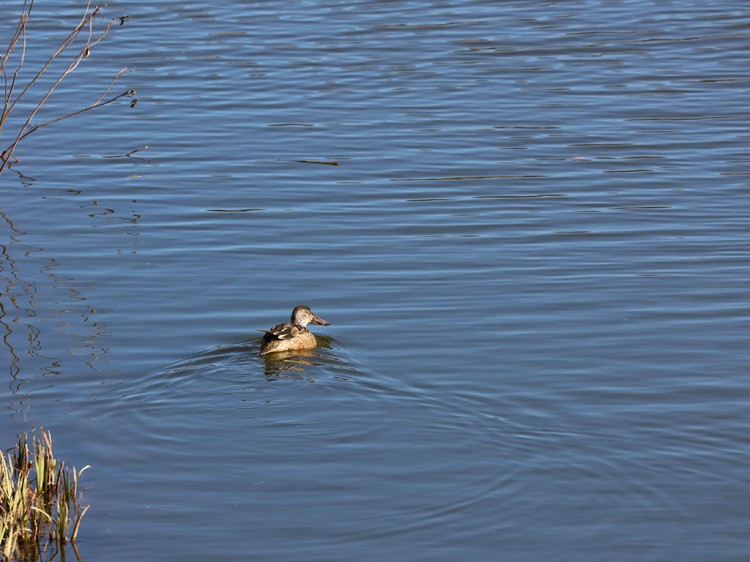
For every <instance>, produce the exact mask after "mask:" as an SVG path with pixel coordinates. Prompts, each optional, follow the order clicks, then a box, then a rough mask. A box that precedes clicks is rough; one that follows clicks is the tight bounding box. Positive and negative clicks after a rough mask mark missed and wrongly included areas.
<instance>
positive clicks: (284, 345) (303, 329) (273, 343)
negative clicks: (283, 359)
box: [258, 304, 331, 355]
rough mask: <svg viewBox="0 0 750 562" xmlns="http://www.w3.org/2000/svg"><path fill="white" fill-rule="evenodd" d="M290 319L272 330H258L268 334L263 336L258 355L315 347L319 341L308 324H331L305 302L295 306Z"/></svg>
mask: <svg viewBox="0 0 750 562" xmlns="http://www.w3.org/2000/svg"><path fill="white" fill-rule="evenodd" d="M290 320H291V321H290V322H287V323H286V324H276V326H274V327H273V328H271V329H270V330H258V331H259V332H265V334H266V335H265V336H263V343H262V344H261V346H260V352H259V353H258V355H266V354H267V353H276V352H279V351H298V350H301V349H315V347H316V346H317V345H318V342H317V340H316V339H315V334H313V333H312V332H311V331H310V330H308V329H307V325H308V324H318V325H320V326H330V325H331V323H330V322H326V321H325V320H323V319H322V318H321V317H320V316H316V315H315V314H313V311H312V310H310V307H309V306H305V305H304V304H301V305H299V306H295V307H294V310H292V316H291V318H290Z"/></svg>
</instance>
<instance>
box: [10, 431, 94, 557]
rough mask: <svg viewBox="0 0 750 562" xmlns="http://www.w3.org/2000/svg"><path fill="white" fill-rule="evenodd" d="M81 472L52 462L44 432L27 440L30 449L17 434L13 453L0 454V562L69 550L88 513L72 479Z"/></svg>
mask: <svg viewBox="0 0 750 562" xmlns="http://www.w3.org/2000/svg"><path fill="white" fill-rule="evenodd" d="M87 468H89V467H88V466H86V467H84V468H82V469H81V470H79V471H76V470H75V468H73V469H68V468H67V467H66V466H65V464H64V463H63V462H61V461H59V460H57V459H55V457H54V455H53V454H52V438H51V437H50V434H49V433H48V432H46V431H44V430H41V431H40V437H39V438H37V437H36V436H34V437H32V441H31V446H29V439H28V436H27V435H26V434H21V435H20V436H19V437H18V443H17V444H16V446H15V448H13V449H11V450H9V451H7V452H6V453H5V454H2V455H0V556H1V557H2V560H40V559H42V558H43V557H44V558H47V556H45V553H46V552H47V550H48V549H50V548H51V549H53V550H55V551H56V550H57V549H59V548H60V547H61V545H64V544H66V543H68V542H70V543H71V544H72V545H73V548H74V550H75V540H76V536H77V534H78V528H79V526H80V524H81V519H82V518H83V516H84V514H85V513H86V511H87V510H88V508H89V506H86V507H81V505H80V504H79V503H78V478H79V477H80V475H81V474H82V473H83V471H84V470H86V469H87ZM76 554H77V551H76Z"/></svg>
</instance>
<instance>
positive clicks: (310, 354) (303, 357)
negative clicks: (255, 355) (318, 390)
mask: <svg viewBox="0 0 750 562" xmlns="http://www.w3.org/2000/svg"><path fill="white" fill-rule="evenodd" d="M316 339H317V346H316V347H315V348H314V349H298V350H296V351H279V352H275V353H269V354H265V355H261V356H260V359H261V360H262V361H263V374H264V375H265V376H266V378H267V379H268V380H278V379H295V380H306V381H308V382H310V383H313V382H315V379H314V378H312V377H310V376H308V375H307V373H308V372H309V371H310V369H313V368H316V367H321V366H325V365H327V364H328V363H329V361H326V359H325V357H323V355H322V354H321V351H323V350H329V349H331V347H332V345H331V344H332V342H333V338H332V337H330V336H316Z"/></svg>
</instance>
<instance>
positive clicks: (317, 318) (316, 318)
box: [310, 316, 331, 326]
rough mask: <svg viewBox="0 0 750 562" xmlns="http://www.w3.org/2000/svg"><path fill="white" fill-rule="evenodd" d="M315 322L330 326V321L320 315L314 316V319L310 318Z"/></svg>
mask: <svg viewBox="0 0 750 562" xmlns="http://www.w3.org/2000/svg"><path fill="white" fill-rule="evenodd" d="M310 322H312V323H313V324H320V325H321V326H330V325H331V323H330V322H326V321H325V320H323V319H322V318H321V317H320V316H313V319H312V320H310Z"/></svg>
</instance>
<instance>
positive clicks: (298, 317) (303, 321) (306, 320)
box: [292, 304, 331, 326]
mask: <svg viewBox="0 0 750 562" xmlns="http://www.w3.org/2000/svg"><path fill="white" fill-rule="evenodd" d="M292 324H297V326H307V325H308V324H320V325H321V326H330V325H331V323H330V322H326V321H325V320H323V319H322V318H320V317H319V316H315V314H313V311H312V310H310V307H309V306H305V305H303V304H301V305H299V306H295V307H294V310H292Z"/></svg>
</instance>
